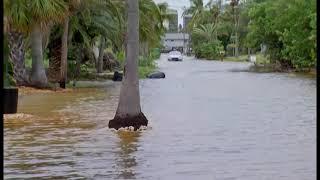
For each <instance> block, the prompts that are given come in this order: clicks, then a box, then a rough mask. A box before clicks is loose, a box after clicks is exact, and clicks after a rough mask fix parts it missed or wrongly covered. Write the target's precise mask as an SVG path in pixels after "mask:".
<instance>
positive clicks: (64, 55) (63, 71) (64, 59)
mask: <svg viewBox="0 0 320 180" xmlns="http://www.w3.org/2000/svg"><path fill="white" fill-rule="evenodd" d="M68 32H69V18H68V17H66V19H65V21H64V24H63V35H62V40H61V42H62V47H61V68H60V87H61V88H63V89H65V88H66V81H67V72H68Z"/></svg>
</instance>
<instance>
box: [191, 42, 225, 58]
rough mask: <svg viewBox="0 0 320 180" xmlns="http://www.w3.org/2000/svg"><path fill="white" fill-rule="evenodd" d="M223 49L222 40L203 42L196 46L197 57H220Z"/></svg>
mask: <svg viewBox="0 0 320 180" xmlns="http://www.w3.org/2000/svg"><path fill="white" fill-rule="evenodd" d="M222 50H223V46H222V44H221V41H218V40H217V41H214V42H211V43H203V44H199V45H197V46H196V47H194V51H195V56H196V57H197V58H205V59H210V60H213V59H219V58H220V53H219V52H220V51H222Z"/></svg>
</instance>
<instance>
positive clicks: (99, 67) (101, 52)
mask: <svg viewBox="0 0 320 180" xmlns="http://www.w3.org/2000/svg"><path fill="white" fill-rule="evenodd" d="M105 42H106V40H105V38H104V37H103V36H101V41H100V47H99V57H98V65H97V73H102V71H103V55H104V47H105Z"/></svg>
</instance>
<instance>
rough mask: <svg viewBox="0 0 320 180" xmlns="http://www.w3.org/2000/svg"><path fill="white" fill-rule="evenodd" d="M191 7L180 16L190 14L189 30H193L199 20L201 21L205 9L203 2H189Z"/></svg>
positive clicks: (199, 0)
mask: <svg viewBox="0 0 320 180" xmlns="http://www.w3.org/2000/svg"><path fill="white" fill-rule="evenodd" d="M190 4H191V6H190V7H189V8H188V9H186V10H184V12H183V14H182V16H184V15H188V14H192V19H191V21H190V23H189V27H188V28H189V29H193V27H195V26H196V25H197V23H198V21H199V20H200V19H203V16H204V12H205V7H204V4H203V0H190Z"/></svg>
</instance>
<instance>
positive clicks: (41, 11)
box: [26, 0, 68, 87]
mask: <svg viewBox="0 0 320 180" xmlns="http://www.w3.org/2000/svg"><path fill="white" fill-rule="evenodd" d="M26 3H27V6H28V10H29V16H30V28H31V34H30V38H31V55H32V71H31V77H30V80H31V84H32V85H33V86H35V87H45V86H47V84H48V80H47V76H46V72H45V69H44V64H43V49H42V48H43V42H42V41H43V32H44V29H45V28H46V27H47V25H48V24H49V23H51V22H59V21H61V20H63V19H64V17H65V14H66V13H67V12H68V9H67V5H66V3H65V2H64V1H61V0H33V1H28V2H26Z"/></svg>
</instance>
